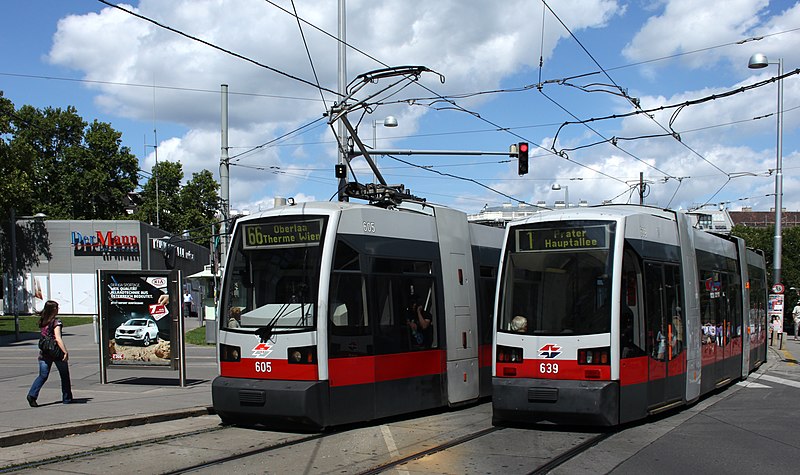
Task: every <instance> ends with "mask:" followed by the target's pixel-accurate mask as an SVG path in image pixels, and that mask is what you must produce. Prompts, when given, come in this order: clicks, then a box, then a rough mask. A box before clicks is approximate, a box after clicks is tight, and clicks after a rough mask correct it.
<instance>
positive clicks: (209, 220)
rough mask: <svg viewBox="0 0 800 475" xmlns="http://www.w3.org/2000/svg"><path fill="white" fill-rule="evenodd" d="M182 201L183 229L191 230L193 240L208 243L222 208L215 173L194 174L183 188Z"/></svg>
mask: <svg viewBox="0 0 800 475" xmlns="http://www.w3.org/2000/svg"><path fill="white" fill-rule="evenodd" d="M180 202H181V206H182V208H183V213H182V216H183V218H184V221H183V229H185V230H188V231H189V235H190V236H191V238H192V240H193V241H195V242H197V243H198V244H202V245H208V244H209V242H210V239H211V235H212V234H213V233H212V229H211V228H212V226H213V225H214V224H215V223H216V222H217V212H218V211H219V209H220V198H219V183H217V181H216V180H215V179H214V175H213V174H212V173H211V172H210V171H208V170H203V171H201V172H199V173H194V174H192V179H191V180H189V182H188V183H186V185H185V186H184V187H183V188H182V189H181V193H180Z"/></svg>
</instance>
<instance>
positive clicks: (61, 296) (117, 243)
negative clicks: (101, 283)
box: [3, 220, 210, 315]
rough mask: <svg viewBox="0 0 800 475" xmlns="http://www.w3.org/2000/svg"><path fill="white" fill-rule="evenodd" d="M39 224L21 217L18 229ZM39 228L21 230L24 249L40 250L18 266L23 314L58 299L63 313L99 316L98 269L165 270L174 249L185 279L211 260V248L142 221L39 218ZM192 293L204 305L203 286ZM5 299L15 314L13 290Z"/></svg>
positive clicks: (19, 245)
mask: <svg viewBox="0 0 800 475" xmlns="http://www.w3.org/2000/svg"><path fill="white" fill-rule="evenodd" d="M33 222H34V221H33V220H19V221H18V222H17V228H25V227H26V226H27V225H29V224H32V223H33ZM35 229H36V231H37V232H35V233H30V232H28V233H26V232H18V233H17V248H18V249H20V250H21V249H35V252H34V257H33V259H32V260H33V261H34V262H33V263H30V262H29V263H27V264H22V265H20V266H19V267H18V269H17V275H18V278H17V311H18V312H19V313H20V314H26V313H33V312H36V311H39V310H41V308H42V304H43V303H44V301H46V300H48V299H52V300H56V301H57V302H58V303H59V307H60V310H59V311H60V313H62V314H65V315H95V314H97V270H98V269H103V270H165V269H167V268H168V267H167V262H166V259H165V254H166V253H167V250H168V249H169V250H170V252H171V253H172V254H174V257H173V258H172V259H173V260H172V262H174V267H175V269H179V270H181V271H183V276H184V278H186V277H187V276H189V275H192V274H195V273H197V272H200V271H202V270H203V268H204V266H205V265H207V264H208V263H209V262H210V251H209V249H207V248H206V247H204V246H200V245H198V244H196V243H194V242H191V241H188V240H183V238H181V237H180V236H173V235H170V234H169V233H167V232H165V231H162V230H160V229H159V228H156V227H154V226H151V225H149V224H145V223H142V222H140V221H124V220H117V221H61V220H44V221H42V220H36V228H35ZM27 241H36V242H35V243H32V242H27ZM18 253H20V251H18ZM37 260H38V262H35V261H37ZM22 262H27V261H25V260H23V261H22ZM11 281H12V279H11V278H10V275H6V276H4V283H5V285H4V288H6V289H10V287H9V284H10V282H11ZM184 282H186V283H185V284H184V286H183V287H184V288H186V287H190V284H189V281H187V280H185V281H184ZM192 292H193V296H194V301H195V302H197V303H198V305H199V303H200V302H201V301H202V297H203V295H202V294H203V292H204V291H203V289H200V288H193V289H192ZM3 297H4V305H3V307H4V308H5V313H11V312H12V311H13V307H12V304H11V299H12V292H10V291H7V292H4V296H3Z"/></svg>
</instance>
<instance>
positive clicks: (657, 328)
mask: <svg viewBox="0 0 800 475" xmlns="http://www.w3.org/2000/svg"><path fill="white" fill-rule="evenodd" d="M766 292H767V283H766V270H765V264H764V257H763V253H760V252H757V251H753V250H750V249H747V248H745V245H744V242H743V241H742V240H741V239H739V238H736V237H731V236H725V235H718V234H713V233H709V232H705V231H702V230H699V229H695V228H694V227H693V225H692V217H690V216H689V215H686V214H684V213H679V212H673V211H668V210H662V209H658V208H651V207H643V206H634V205H607V206H597V207H586V208H577V209H564V210H556V211H550V212H543V213H538V214H536V215H534V216H531V217H529V218H527V219H524V220H520V221H516V222H513V223H512V224H511V225H509V226H508V228H507V230H506V238H505V244H504V249H503V255H502V262H501V265H500V280H499V283H498V290H497V307H496V312H495V350H494V353H493V379H492V388H493V395H492V406H493V420H494V422H495V423H503V422H517V421H524V422H536V421H551V422H557V423H569V424H587V425H608V426H613V425H617V424H621V423H625V422H628V421H633V420H637V419H641V418H644V417H646V416H648V415H650V414H654V413H657V412H660V411H663V410H666V409H669V408H672V407H676V406H679V405H683V404H687V403H691V402H693V401H695V400H697V399H698V398H699V397H700V396H701V395H703V394H705V393H707V392H709V391H712V390H713V389H715V388H718V387H721V386H723V385H725V384H728V383H730V382H732V381H735V380H738V379H743V378H746V377H747V375H748V374H749V373H750V372H751V371H753V370H754V369H755V368H756V367H757V366H758V365H759V364H761V363H763V362H764V361H766V330H767V327H766V324H767V323H766V299H767V295H766Z"/></svg>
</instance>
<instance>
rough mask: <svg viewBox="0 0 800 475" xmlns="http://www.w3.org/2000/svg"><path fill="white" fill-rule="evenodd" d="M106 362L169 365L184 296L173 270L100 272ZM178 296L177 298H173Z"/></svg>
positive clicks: (102, 331)
mask: <svg viewBox="0 0 800 475" xmlns="http://www.w3.org/2000/svg"><path fill="white" fill-rule="evenodd" d="M99 274H100V278H99V279H98V281H99V287H100V288H99V291H98V293H97V294H98V298H99V300H100V302H99V306H98V307H99V308H100V321H101V325H100V327H101V328H100V329H101V335H102V340H103V345H104V348H103V349H104V350H105V351H104V358H103V359H104V360H105V361H106V363H107V364H109V365H126V366H169V365H171V364H172V361H173V344H172V343H173V342H172V340H173V338H172V336H173V327H174V320H175V318H177V312H179V308H178V305H180V294H179V293H175V292H171V291H170V290H171V288H176V286H175V285H172V286H171V285H170V282H171V281H175V279H174V278H173V279H171V278H170V272H169V271H130V270H128V271H110V270H109V271H102V270H101V271H99ZM173 294H174V295H173ZM173 317H175V318H173Z"/></svg>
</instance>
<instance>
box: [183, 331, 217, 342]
mask: <svg viewBox="0 0 800 475" xmlns="http://www.w3.org/2000/svg"><path fill="white" fill-rule="evenodd" d="M184 341H185V342H186V343H188V344H190V345H202V346H212V345H214V343H206V327H197V328H194V329H192V330H189V331H188V332H186V339H185V340H184Z"/></svg>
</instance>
